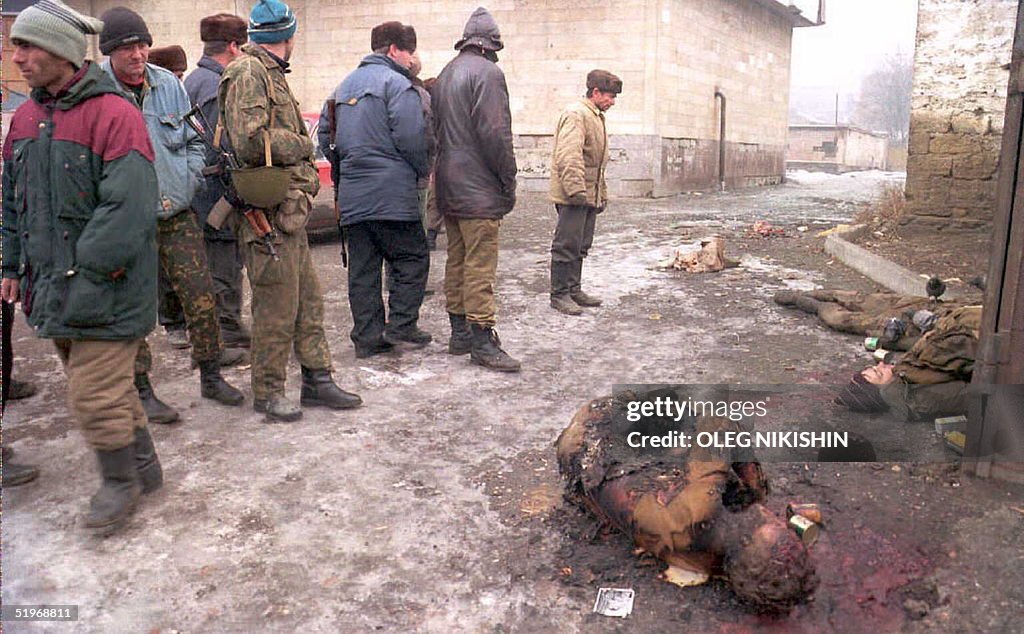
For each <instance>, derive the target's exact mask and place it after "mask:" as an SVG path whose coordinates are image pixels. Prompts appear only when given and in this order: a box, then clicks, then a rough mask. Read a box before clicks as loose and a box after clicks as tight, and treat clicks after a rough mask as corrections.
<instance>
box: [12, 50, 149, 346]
mask: <svg viewBox="0 0 1024 634" xmlns="http://www.w3.org/2000/svg"><path fill="white" fill-rule="evenodd" d="M3 158H4V174H3V276H4V277H5V278H17V279H20V280H21V292H22V304H23V307H24V309H25V313H26V315H27V316H28V322H29V324H30V325H31V326H32V327H33V328H34V329H35V331H36V334H38V335H39V336H41V337H50V338H68V339H107V340H124V339H137V338H140V337H143V336H145V335H146V334H147V333H148V332H149V331H150V330H152V329H153V326H154V325H155V323H156V272H157V250H156V216H155V214H154V213H153V209H155V208H156V205H157V201H158V200H159V193H158V192H159V190H158V188H157V180H156V172H155V171H154V170H153V148H152V146H151V145H150V141H149V134H148V132H147V130H146V124H145V123H144V121H143V119H142V115H141V114H140V113H139V111H138V109H137V108H135V106H134V105H132V104H131V103H129V102H128V101H127V100H126V99H124V98H123V97H121V96H120V95H119V94H118V93H117V88H116V87H115V85H114V83H113V81H112V80H111V79H110V78H109V77H108V76H107V75H106V74H105V73H104V72H103V71H102V70H101V69H100V68H99V66H97V65H96V64H95V63H92V62H86V63H85V65H83V67H82V68H81V69H80V70H79V71H78V72H77V73H76V74H75V76H74V78H73V79H72V80H71V81H70V82H69V83H68V85H67V86H66V87H65V88H64V89H62V90H61V92H60V94H59V95H58V96H57V97H52V96H51V95H50V94H49V93H47V92H46V91H45V90H43V89H38V88H37V89H35V90H33V91H32V99H31V100H30V101H27V102H25V103H24V104H23V105H22V106H21V107H20V108H19V109H18V110H17V112H15V114H14V118H13V119H12V121H11V128H10V132H9V133H8V135H7V138H6V139H5V141H4V147H3Z"/></svg>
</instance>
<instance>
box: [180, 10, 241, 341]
mask: <svg viewBox="0 0 1024 634" xmlns="http://www.w3.org/2000/svg"><path fill="white" fill-rule="evenodd" d="M199 39H200V40H202V41H203V56H202V57H201V58H199V62H198V63H197V64H196V69H195V70H194V71H192V72H191V73H189V74H188V77H186V78H185V92H187V93H188V98H189V101H191V102H192V105H193V106H199V109H200V110H201V111H202V113H203V118H204V120H205V121H206V123H207V125H208V127H209V129H207V130H206V134H207V135H209V139H210V140H211V141H213V136H214V130H215V129H216V126H217V122H218V121H219V118H220V110H219V109H218V108H217V85H218V84H219V83H220V78H221V75H223V74H224V68H225V67H226V66H227V65H228V64H230V63H231V62H232V61H234V60H235V58H236V57H238V56H239V55H241V54H242V48H241V47H242V45H243V44H245V43H246V42H247V41H248V40H249V35H248V34H247V33H246V23H245V20H243V19H242V18H240V17H238V16H237V15H232V14H230V13H217V14H214V15H210V16H207V17H205V18H203V19H202V20H200V21H199ZM220 141H221V145H222V146H224V147H227V145H228V144H227V143H226V141H225V140H224V139H221V140H220ZM218 160H219V157H218V156H217V155H216V154H215V153H213V152H212V151H211V152H208V153H207V156H206V163H207V165H214V164H215V163H216V162H217V161H218ZM204 185H205V186H204V187H203V188H202V189H200V190H199V192H197V193H196V195H195V198H193V199H192V208H193V209H195V210H196V213H197V214H199V224H200V225H202V227H203V242H204V243H205V244H206V260H207V263H208V264H209V265H210V277H211V278H212V279H213V290H214V293H215V294H216V296H217V314H218V316H219V317H220V332H221V336H222V337H223V339H224V345H227V346H235V347H240V348H248V347H249V345H250V343H251V335H250V334H249V330H248V329H247V328H246V327H245V324H244V322H243V321H242V251H241V248H240V247H239V244H238V240H237V239H236V237H235V232H234V230H232V229H231V228H229V227H222V228H220V229H214V228H213V227H211V226H210V225H208V224H207V223H206V220H207V218H209V217H210V211H211V210H212V209H213V206H214V205H215V204H216V203H217V201H218V200H220V198H221V197H222V196H224V185H223V183H222V182H221V179H220V178H219V177H218V176H216V175H211V176H207V177H205V182H204Z"/></svg>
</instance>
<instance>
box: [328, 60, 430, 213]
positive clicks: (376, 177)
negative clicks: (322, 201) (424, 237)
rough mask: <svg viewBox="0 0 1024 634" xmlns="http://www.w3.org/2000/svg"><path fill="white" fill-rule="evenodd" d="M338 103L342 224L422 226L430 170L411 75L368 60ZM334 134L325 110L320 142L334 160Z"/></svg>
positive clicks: (344, 85) (343, 85) (337, 94)
mask: <svg viewBox="0 0 1024 634" xmlns="http://www.w3.org/2000/svg"><path fill="white" fill-rule="evenodd" d="M333 98H334V100H335V103H336V104H337V106H336V108H335V120H336V122H337V133H336V134H335V138H334V143H335V145H336V148H335V152H336V155H337V157H338V161H339V168H340V173H341V176H340V178H339V182H338V210H339V213H340V220H339V224H341V225H342V226H346V225H352V224H355V223H357V222H365V221H367V220H403V221H419V220H420V212H419V204H418V199H417V196H416V181H417V179H419V178H421V177H425V176H427V175H428V174H429V169H430V168H429V163H428V158H427V140H426V130H425V127H424V126H425V123H424V118H423V105H422V103H421V102H420V96H419V94H418V93H417V92H416V90H415V89H414V88H413V86H412V83H411V82H410V81H409V77H408V75H407V71H406V70H405V69H404V68H402V67H401V66H400V65H399V64H397V63H395V62H394V61H393V60H391V59H390V58H389V57H387V56H386V55H378V54H373V55H368V56H367V57H365V58H363V61H362V62H360V64H359V67H358V68H357V69H356V70H354V71H353V72H352V73H351V74H350V75H349V76H348V77H346V78H345V80H344V81H343V82H341V85H340V86H338V88H337V89H336V90H335V91H334V94H333ZM329 130H330V127H329V124H328V118H327V106H326V105H324V108H323V111H322V112H321V114H320V128H319V131H318V133H317V137H318V141H319V143H320V148H321V150H324V154H327V155H328V156H330V154H329V153H328V152H327V150H328V147H329V145H330V143H331V139H330V131H329Z"/></svg>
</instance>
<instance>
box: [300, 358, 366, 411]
mask: <svg viewBox="0 0 1024 634" xmlns="http://www.w3.org/2000/svg"><path fill="white" fill-rule="evenodd" d="M299 403H300V404H301V405H302V406H303V407H329V408H331V409H353V408H356V407H359V406H360V405H362V404H363V399H361V398H359V395H357V394H353V393H351V392H346V391H345V390H343V389H341V388H340V387H338V386H337V385H335V383H334V379H332V378H331V373H330V372H329V371H328V370H311V369H309V368H306V367H303V368H302V397H301V398H300V399H299Z"/></svg>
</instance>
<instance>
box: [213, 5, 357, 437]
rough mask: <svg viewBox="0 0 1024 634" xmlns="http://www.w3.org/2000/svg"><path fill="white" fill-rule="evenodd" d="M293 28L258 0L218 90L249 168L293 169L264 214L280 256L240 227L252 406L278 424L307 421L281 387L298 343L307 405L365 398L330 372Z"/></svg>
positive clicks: (347, 404) (287, 13)
mask: <svg viewBox="0 0 1024 634" xmlns="http://www.w3.org/2000/svg"><path fill="white" fill-rule="evenodd" d="M295 29H296V21H295V14H294V13H292V10H291V8H289V7H288V5H287V4H285V3H283V2H281V1H280V0H260V1H259V2H257V3H256V6H254V7H253V8H252V12H251V13H250V14H249V40H250V43H249V44H246V45H244V46H243V47H242V54H241V55H240V56H239V57H238V58H237V59H235V61H233V62H231V64H229V65H228V66H227V68H225V69H224V74H223V76H222V77H221V80H220V87H219V90H218V103H219V106H220V116H221V119H220V121H221V124H222V125H223V126H224V129H225V130H226V131H227V132H228V135H229V137H230V139H231V143H232V144H233V145H234V149H235V153H236V154H237V156H238V160H239V161H240V162H241V163H242V164H243V166H245V167H260V166H263V165H265V164H266V156H267V155H268V154H269V156H270V158H271V162H272V163H273V165H274V166H277V167H283V168H286V169H288V170H289V171H290V172H291V179H290V184H289V191H288V196H287V198H286V199H285V201H284V202H282V203H281V204H279V205H277V206H276V207H274V208H272V209H266V210H265V211H266V213H267V218H268V220H269V221H270V222H271V223H272V224H273V226H274V228H275V230H276V231H275V233H276V234H277V237H276V243H275V247H276V250H277V254H278V257H279V258H280V259H274V258H273V257H272V256H271V254H270V252H269V251H268V250H267V249H266V247H265V246H264V245H263V244H262V242H261V241H260V240H259V238H258V237H257V235H256V233H255V232H254V231H253V230H252V228H251V227H250V226H249V224H248V223H244V222H243V223H241V226H240V228H239V238H240V240H241V242H242V244H243V245H244V249H245V263H246V269H247V272H248V275H249V284H250V286H251V287H252V391H253V408H254V409H255V410H256V411H258V412H264V413H266V414H267V418H268V420H270V421H281V422H288V421H295V420H298V419H299V418H301V417H302V409H301V408H300V407H299V406H297V405H295V404H294V403H292V402H290V401H289V400H288V399H287V398H286V397H285V393H284V385H285V377H286V371H287V369H288V357H289V355H290V354H291V350H292V349H293V348H294V349H295V355H296V356H297V357H298V358H299V364H300V365H301V366H302V397H301V400H300V404H301V405H305V406H308V407H314V406H322V407H329V408H332V409H349V408H353V407H359V405H360V404H362V399H360V398H359V397H358V396H357V395H355V394H351V393H349V392H346V391H344V390H342V389H341V388H339V387H338V386H337V385H335V383H334V379H332V378H331V369H332V368H331V353H330V349H329V348H328V345H327V338H326V336H325V334H324V325H323V320H324V302H323V297H322V295H321V294H320V280H319V279H317V274H316V269H315V268H314V267H313V260H312V257H311V255H310V252H309V243H308V241H307V238H306V220H307V218H308V217H309V211H310V209H311V208H312V204H313V196H315V195H316V193H317V192H318V191H319V189H320V180H319V178H318V176H317V171H316V167H315V165H314V163H313V150H314V148H313V142H312V141H311V140H310V138H309V135H308V134H307V132H306V124H305V122H304V121H303V119H302V115H301V114H300V113H299V108H298V106H297V105H296V104H297V103H298V102H297V101H296V99H295V97H294V96H293V95H292V92H291V89H290V88H289V87H288V82H287V80H286V79H285V72H287V71H288V65H289V64H288V59H289V58H290V57H291V53H292V50H293V49H294V48H295ZM268 144H269V147H267V145H268Z"/></svg>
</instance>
